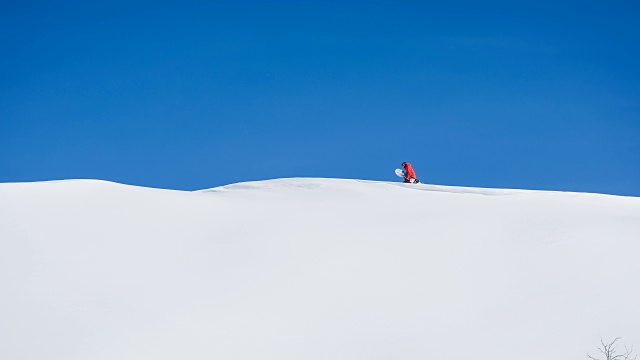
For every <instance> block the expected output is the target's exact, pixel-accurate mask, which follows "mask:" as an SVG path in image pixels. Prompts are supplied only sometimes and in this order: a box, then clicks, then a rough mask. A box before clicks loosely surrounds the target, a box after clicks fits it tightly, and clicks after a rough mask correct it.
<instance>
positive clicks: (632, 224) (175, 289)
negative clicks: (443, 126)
mask: <svg viewBox="0 0 640 360" xmlns="http://www.w3.org/2000/svg"><path fill="white" fill-rule="evenodd" d="M639 256H640V198H634V197H619V196H610V195H599V194H583V193H563V192H544V191H526V190H500V189H477V188H460V187H445V186H434V185H424V184H419V185H411V184H400V183H387V182H375V181H360V180H338V179H309V178H294V179H278V180H269V181H260V182H248V183H240V184H234V185H229V186H223V187H219V188H214V189H209V190H203V191H198V192H184V191H172V190H160V189H150V188H142V187H134V186H127V185H121V184H116V183H110V182H104V181H95V180H69V181H54V182H38V183H5V184H0V292H1V293H0V359H10V360H21V359H61V360H62V359H64V360H70V359H92V360H98V359H105V360H106V359H109V360H112V359H135V360H138V359H154V360H156V359H278V360H285V359H305V360H306V359H445V360H446V359H491V360H496V359H498V360H499V359H505V360H506V359H510V360H512V359H523V360H527V359H536V360H539V359H562V360H571V359H585V358H586V353H587V352H590V353H592V354H594V355H595V354H596V353H597V350H596V347H597V346H598V345H599V341H600V337H604V338H605V340H607V339H611V340H612V339H613V338H614V337H618V336H620V337H622V338H623V339H622V341H621V343H626V344H628V345H632V344H635V345H636V348H640V305H639V304H640V288H639V287H640V260H639Z"/></svg>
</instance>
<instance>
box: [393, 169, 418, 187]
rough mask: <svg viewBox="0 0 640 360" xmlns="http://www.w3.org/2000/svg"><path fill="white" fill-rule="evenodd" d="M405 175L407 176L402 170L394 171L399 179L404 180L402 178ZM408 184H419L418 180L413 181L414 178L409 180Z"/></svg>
mask: <svg viewBox="0 0 640 360" xmlns="http://www.w3.org/2000/svg"><path fill="white" fill-rule="evenodd" d="M406 174H407V172H406V171H404V170H402V169H396V175H398V176H399V177H401V178H404V176H405V175H406ZM409 182H410V183H411V184H420V180H418V179H414V178H411V179H409Z"/></svg>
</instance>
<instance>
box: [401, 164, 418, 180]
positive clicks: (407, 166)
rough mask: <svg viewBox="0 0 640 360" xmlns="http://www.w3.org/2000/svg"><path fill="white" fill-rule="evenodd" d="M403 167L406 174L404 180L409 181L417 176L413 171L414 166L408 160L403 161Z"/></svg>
mask: <svg viewBox="0 0 640 360" xmlns="http://www.w3.org/2000/svg"><path fill="white" fill-rule="evenodd" d="M402 167H403V168H404V171H405V174H404V181H407V182H408V181H409V179H412V178H413V179H415V178H416V173H415V172H414V171H413V168H412V167H411V164H409V163H408V162H403V163H402Z"/></svg>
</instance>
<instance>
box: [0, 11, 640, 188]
mask: <svg viewBox="0 0 640 360" xmlns="http://www.w3.org/2000/svg"><path fill="white" fill-rule="evenodd" d="M443 3H444V2H428V1H426V2H425V1H419V2H418V1H416V2H412V1H408V2H397V1H297V2H293V1H291V2H289V1H274V2H268V1H255V2H251V1H249V2H245V1H240V2H234V1H229V2H211V1H208V2H206V1H202V2H188V1H187V2H185V1H181V2H177V1H176V2H169V1H154V2H136V1H129V2H119V1H113V2H108V4H94V3H92V2H87V1H85V2H77V3H74V2H62V3H61V4H53V3H52V2H41V3H40V2H30V1H25V2H16V4H8V3H7V2H3V3H2V4H1V5H0V45H1V46H2V47H1V49H2V53H3V54H2V56H1V57H0V181H1V182H13V181H39V180H54V179H69V178H96V179H104V180H110V181H117V182H122V183H127V184H134V185H142V186H152V187H161V188H172V189H185V190H195V189H201V188H208V187H213V186H218V185H224V184H229V183H234V182H240V181H249V180H261V179H270V178H279V177H298V176H304V177H337V178H357V179H372V180H384V181H398V180H400V179H399V178H397V177H396V176H395V174H394V169H395V168H398V167H399V165H400V163H401V162H402V161H408V162H411V163H412V164H413V165H414V168H415V170H416V173H417V175H418V177H419V178H420V179H421V180H423V182H427V183H434V184H446V185H463V186H479V187H504V188H526V189H548V190H569V191H587V192H602V193H610V194H622V195H633V196H640V66H638V64H639V63H640V60H639V59H640V41H638V39H640V23H639V22H638V20H637V19H638V18H640V5H635V2H606V3H604V2H601V1H581V2H563V1H556V2H549V3H543V4H540V3H538V2H530V3H518V4H515V3H516V2H471V1H469V2H464V1H459V2H447V4H446V5H445V4H443Z"/></svg>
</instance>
